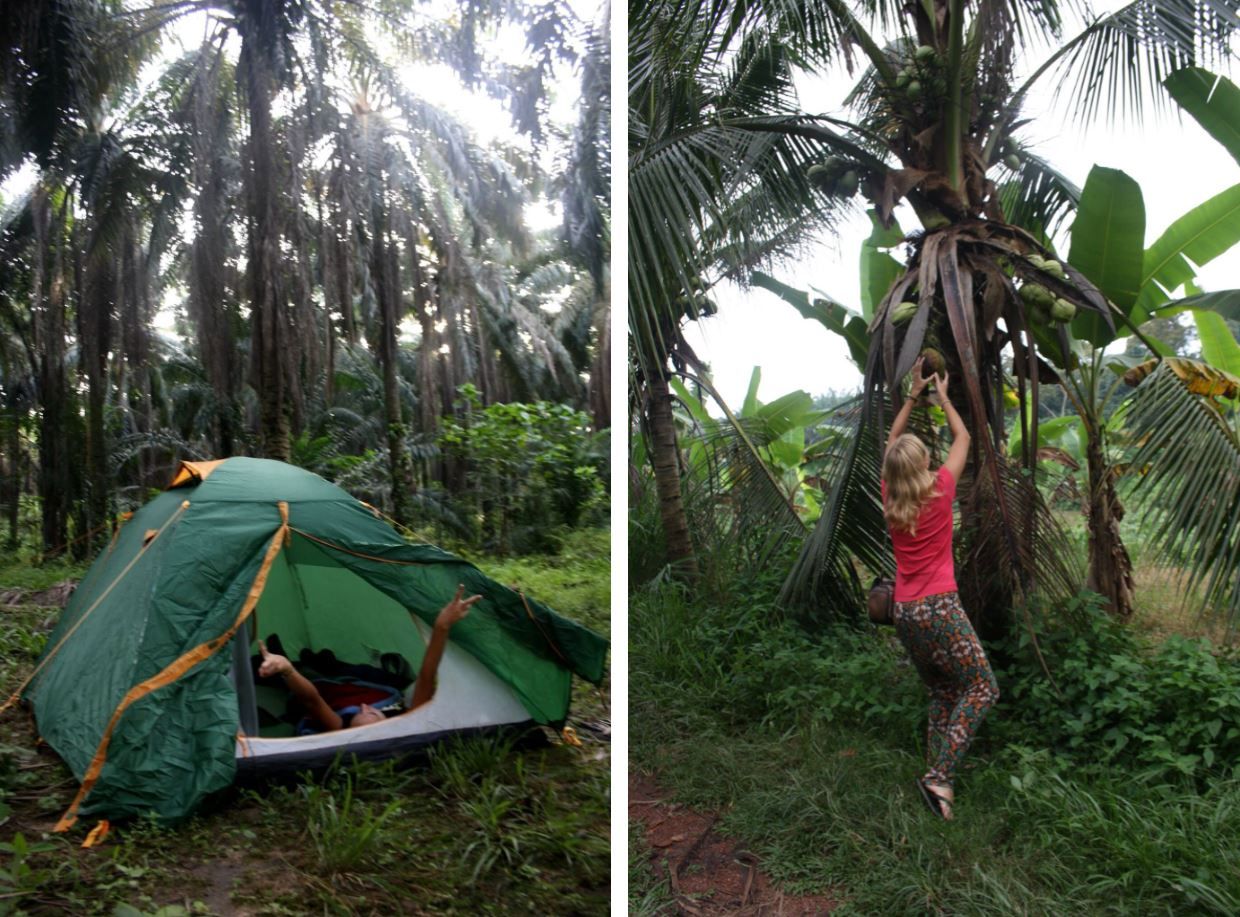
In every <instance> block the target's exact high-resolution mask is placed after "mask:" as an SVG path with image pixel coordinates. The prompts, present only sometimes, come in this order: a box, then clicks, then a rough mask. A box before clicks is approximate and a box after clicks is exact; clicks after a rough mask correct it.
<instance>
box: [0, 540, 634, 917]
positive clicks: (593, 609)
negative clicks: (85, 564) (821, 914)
mask: <svg viewBox="0 0 1240 917" xmlns="http://www.w3.org/2000/svg"><path fill="white" fill-rule="evenodd" d="M607 545H608V536H607V533H606V532H605V531H602V532H597V531H596V532H583V533H574V534H572V535H570V536H568V537H567V538H566V541H565V546H564V548H563V549H562V550H561V551H560V552H559V553H558V554H556V555H554V556H535V557H527V558H523V559H520V560H509V561H504V562H502V563H492V562H490V561H488V560H487V559H486V558H480V559H478V562H479V565H480V566H481V567H482V568H483V569H484V570H486V571H487V572H488V574H489V575H492V576H495V577H497V578H499V579H500V580H501V581H504V582H511V581H513V580H514V579H518V580H519V581H520V582H521V584H522V586H523V588H526V589H527V591H528V592H529V593H530V594H531V595H534V596H537V597H538V598H539V599H540V600H544V601H546V602H547V603H548V604H550V605H551V606H552V607H554V608H556V610H557V611H560V612H562V613H564V614H566V615H568V616H570V617H573V618H575V619H577V620H581V621H583V623H587V624H589V625H590V626H592V627H594V628H595V629H598V630H600V631H602V632H603V633H607V631H608V627H607V624H608V614H607V613H608V607H609V600H608V595H609V583H610V580H609V574H608V567H609V564H608V560H607ZM62 569H72V568H62ZM58 572H59V571H58ZM81 572H82V571H81V568H77V573H78V574H80V573H81ZM68 575H71V574H68ZM64 578H65V576H64V575H56V576H53V575H50V573H49V572H48V571H47V570H46V569H44V570H42V571H30V570H25V569H22V568H16V567H4V568H0V591H3V590H5V589H6V588H13V587H14V586H16V585H19V584H20V586H21V588H24V589H39V588H45V587H46V586H47V585H51V584H54V583H56V582H60V581H61V580H62V579H64ZM57 614H58V612H57V610H56V609H47V608H37V607H34V606H30V605H24V606H0V689H2V690H3V691H4V696H5V697H7V696H8V694H9V693H10V692H11V691H12V690H13V689H14V688H15V687H16V686H17V685H18V684H19V683H20V681H21V679H22V678H24V677H25V675H26V674H27V673H28V672H29V671H30V669H31V668H32V667H33V665H34V662H35V660H36V658H37V656H38V653H39V652H40V650H41V649H42V647H43V645H44V643H45V641H46V637H47V633H48V632H49V631H50V629H51V627H52V626H53V625H54V623H55V620H56V617H57ZM581 687H590V686H580V687H579V690H578V691H577V699H576V701H575V710H574V714H573V716H572V717H570V724H572V723H573V722H575V721H576V720H577V718H578V717H582V716H585V717H592V718H599V717H606V716H607V715H608V711H607V708H606V701H605V695H603V694H601V693H600V692H598V691H595V690H594V689H593V688H592V687H590V690H588V691H585V690H580V688H581ZM579 733H580V734H581V736H582V739H583V740H584V741H585V746H584V747H582V748H575V747H572V746H570V745H565V744H558V743H556V744H552V745H550V746H548V747H545V748H541V749H533V750H520V749H515V748H513V746H512V744H511V742H507V741H501V740H497V739H491V740H478V741H469V742H461V741H455V742H450V743H447V744H445V745H443V746H440V747H439V748H438V749H436V750H435V751H434V752H433V753H432V754H431V757H430V758H429V760H426V761H423V762H421V763H418V764H415V765H414V766H412V767H410V768H406V769H398V768H396V767H395V766H393V764H392V763H391V762H387V763H381V764H376V763H360V764H357V765H355V766H352V767H349V768H347V769H340V770H337V771H335V772H333V773H329V774H327V775H325V776H323V777H321V778H310V777H309V776H306V777H303V778H302V779H297V780H293V781H291V782H289V783H286V784H278V785H270V786H266V787H262V788H260V789H257V790H246V791H241V790H235V791H231V792H230V793H228V794H225V795H224V796H223V797H221V798H220V799H216V800H212V801H211V802H210V804H209V805H208V806H206V807H204V809H203V811H201V812H200V813H198V814H197V815H195V816H194V817H193V818H191V819H189V820H187V821H186V822H184V823H182V824H179V825H176V826H162V825H159V824H155V823H153V822H149V821H141V820H139V821H131V822H129V823H126V824H120V825H114V826H113V830H112V834H110V835H109V836H108V838H107V839H106V840H105V841H104V842H103V843H102V844H101V845H100V846H98V847H96V848H94V849H90V850H82V849H81V848H80V846H79V845H80V843H81V840H82V837H83V836H84V833H85V831H84V829H86V828H89V827H90V824H89V823H86V824H83V825H81V826H80V827H79V828H76V829H75V830H74V831H73V832H71V833H70V834H69V835H68V836H65V835H57V834H50V833H49V832H50V829H51V827H52V825H54V823H55V821H56V819H57V818H58V817H59V815H60V814H61V813H62V812H63V810H64V808H65V806H67V805H68V803H69V801H70V799H71V798H72V795H73V793H74V792H76V789H77V782H76V780H74V778H73V777H72V775H71V774H69V773H68V771H67V770H66V769H65V767H64V766H63V764H61V762H60V760H59V758H57V756H56V755H55V754H54V753H52V752H50V751H49V750H48V749H46V747H43V748H40V749H37V750H36V749H35V747H34V736H33V734H32V732H31V729H30V723H29V718H28V716H27V715H26V714H25V713H24V712H23V711H21V710H19V709H13V710H9V711H7V712H6V713H5V714H3V715H0V841H2V842H5V843H3V844H0V915H6V914H9V913H30V914H64V913H70V914H83V915H90V914H112V913H113V911H114V909H116V908H118V906H122V905H124V906H127V907H130V908H133V909H136V910H128V911H124V912H123V913H125V914H130V915H132V914H134V913H143V914H153V913H156V912H160V909H161V908H162V909H163V911H162V912H161V917H178V915H188V914H224V913H231V912H233V910H234V909H237V908H245V909H246V910H247V911H249V912H251V913H255V914H263V915H301V914H415V913H416V914H420V913H445V914H510V913H537V914H605V913H607V912H608V910H609V905H610V875H609V873H610V793H609V784H610V773H609V770H610V756H609V750H610V749H609V747H608V745H607V743H606V741H605V740H603V739H601V738H598V737H596V736H595V735H594V734H592V733H591V732H590V731H588V730H584V729H579ZM6 844H7V846H6ZM117 913H122V912H121V911H117Z"/></svg>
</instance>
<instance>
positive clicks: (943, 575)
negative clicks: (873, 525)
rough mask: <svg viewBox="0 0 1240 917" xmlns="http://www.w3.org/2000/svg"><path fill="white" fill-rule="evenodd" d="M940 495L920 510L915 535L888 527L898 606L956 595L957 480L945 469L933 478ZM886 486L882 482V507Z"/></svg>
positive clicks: (885, 483) (942, 468)
mask: <svg viewBox="0 0 1240 917" xmlns="http://www.w3.org/2000/svg"><path fill="white" fill-rule="evenodd" d="M935 482H936V485H937V487H938V491H939V495H938V496H937V497H934V498H932V499H931V500H930V502H929V503H927V504H926V505H925V506H924V507H922V510H921V515H920V516H918V517H917V534H916V535H910V534H909V533H908V532H898V531H896V530H895V529H893V528H891V526H888V527H887V531H889V532H890V533H891V545H892V547H893V548H895V553H896V592H895V600H896V601H897V602H912V601H915V600H917V599H920V598H924V597H925V596H928V595H938V594H939V593H942V592H955V591H956V565H955V562H954V561H953V559H952V501H953V500H954V499H956V479H955V478H954V477H952V473H951V472H950V471H948V470H947V467H946V466H941V467H940V468H939V470H938V472H937V473H936V475H935ZM886 502H887V482H886V481H884V482H883V503H884V505H885V504H886Z"/></svg>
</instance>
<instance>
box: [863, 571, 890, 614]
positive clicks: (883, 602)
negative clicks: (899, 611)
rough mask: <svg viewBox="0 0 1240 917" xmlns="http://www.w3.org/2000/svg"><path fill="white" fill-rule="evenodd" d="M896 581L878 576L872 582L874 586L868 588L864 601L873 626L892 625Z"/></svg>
mask: <svg viewBox="0 0 1240 917" xmlns="http://www.w3.org/2000/svg"><path fill="white" fill-rule="evenodd" d="M895 595H896V581H895V580H893V579H891V578H890V577H887V576H880V577H878V578H877V579H875V580H874V585H872V586H871V587H870V594H869V596H868V597H867V599H866V608H867V610H868V611H869V613H870V620H871V621H873V622H874V623H875V624H894V623H895V619H894V617H893V614H894V612H895V605H896V600H895Z"/></svg>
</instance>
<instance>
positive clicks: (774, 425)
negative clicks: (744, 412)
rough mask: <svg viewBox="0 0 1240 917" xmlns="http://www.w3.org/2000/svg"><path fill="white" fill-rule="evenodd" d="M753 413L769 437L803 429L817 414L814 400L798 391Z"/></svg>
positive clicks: (777, 399) (782, 396)
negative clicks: (767, 431) (760, 420)
mask: <svg viewBox="0 0 1240 917" xmlns="http://www.w3.org/2000/svg"><path fill="white" fill-rule="evenodd" d="M755 413H756V415H757V416H758V417H760V418H761V419H762V421H763V423H765V425H766V428H767V429H768V430H769V431H770V435H771V436H783V435H784V434H785V433H787V432H788V431H789V430H794V429H796V428H798V427H805V426H806V425H807V423H808V422H809V421H810V420H812V419H814V418H815V415H816V414H818V413H819V412H817V411H815V410H814V399H813V398H811V397H810V396H809V394H808V393H806V392H803V391H800V390H798V391H795V392H789V393H788V394H787V395H781V396H780V397H779V398H776V399H775V400H774V401H772V402H771V403H770V404H765V405H763V406H762V407H761V408H759V409H758V411H757V412H755Z"/></svg>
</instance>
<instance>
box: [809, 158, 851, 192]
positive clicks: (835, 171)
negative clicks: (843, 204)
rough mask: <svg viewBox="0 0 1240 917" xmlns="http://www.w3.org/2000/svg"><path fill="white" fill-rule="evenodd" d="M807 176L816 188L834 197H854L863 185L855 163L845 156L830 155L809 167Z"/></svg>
mask: <svg viewBox="0 0 1240 917" xmlns="http://www.w3.org/2000/svg"><path fill="white" fill-rule="evenodd" d="M805 177H806V178H808V179H809V180H810V184H812V185H813V186H814V187H815V188H818V189H820V190H822V191H823V192H824V193H826V194H829V195H831V196H832V197H852V196H853V195H854V194H856V193H857V189H858V188H859V187H860V186H861V176H860V175H859V174H858V172H857V170H856V168H855V166H854V163H851V162H849V161H848V160H847V159H845V158H844V157H843V156H828V157H827V158H826V159H824V160H823V161H822V162H820V163H816V164H815V165H812V166H810V167H809V169H808V170H807V171H806V173H805Z"/></svg>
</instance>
